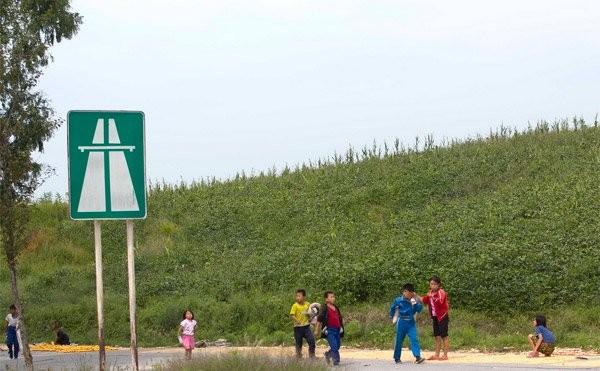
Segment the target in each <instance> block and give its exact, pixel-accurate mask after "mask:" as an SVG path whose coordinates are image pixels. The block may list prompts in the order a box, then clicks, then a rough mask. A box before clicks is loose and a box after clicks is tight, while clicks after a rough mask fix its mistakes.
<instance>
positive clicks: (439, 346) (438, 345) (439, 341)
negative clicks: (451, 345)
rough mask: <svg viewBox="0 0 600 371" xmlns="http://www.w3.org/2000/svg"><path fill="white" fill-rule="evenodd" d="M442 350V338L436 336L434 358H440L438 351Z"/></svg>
mask: <svg viewBox="0 0 600 371" xmlns="http://www.w3.org/2000/svg"><path fill="white" fill-rule="evenodd" d="M441 350H442V337H441V336H436V337H435V356H436V357H439V356H440V351H441Z"/></svg>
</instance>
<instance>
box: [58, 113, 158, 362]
mask: <svg viewBox="0 0 600 371" xmlns="http://www.w3.org/2000/svg"><path fill="white" fill-rule="evenodd" d="M145 138H146V135H145V118H144V113H143V112H139V111H70V112H69V113H68V116H67V139H68V154H69V214H70V216H71V218H72V219H73V220H93V221H94V241H95V251H96V252H95V255H96V299H97V301H98V303H97V305H98V346H99V348H100V371H104V370H105V369H106V352H105V339H104V291H103V280H102V238H101V227H100V223H101V222H100V221H101V220H108V219H113V220H115V219H116V220H126V226H127V275H128V282H129V322H130V330H131V366H132V369H133V370H135V371H137V370H138V369H139V365H138V349H137V335H136V298H135V257H134V248H133V219H145V218H146V143H145V140H146V139H145Z"/></svg>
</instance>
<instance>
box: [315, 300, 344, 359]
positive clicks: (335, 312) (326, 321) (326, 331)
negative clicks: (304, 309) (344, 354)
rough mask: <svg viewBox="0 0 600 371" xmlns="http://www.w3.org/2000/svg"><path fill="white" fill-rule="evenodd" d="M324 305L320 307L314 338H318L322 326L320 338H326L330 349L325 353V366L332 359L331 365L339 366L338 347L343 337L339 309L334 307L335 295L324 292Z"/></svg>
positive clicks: (342, 324)
mask: <svg viewBox="0 0 600 371" xmlns="http://www.w3.org/2000/svg"><path fill="white" fill-rule="evenodd" d="M323 296H324V298H325V305H321V312H320V313H319V317H318V319H317V324H316V325H315V337H317V336H319V330H320V329H321V326H323V333H322V334H320V335H321V337H327V342H328V343H329V347H330V349H329V350H328V351H327V352H325V360H326V361H327V364H329V363H330V362H331V359H332V358H333V365H334V366H338V365H339V364H340V346H341V345H342V337H343V336H344V319H343V318H342V313H341V312H340V308H338V306H337V305H335V294H334V293H333V292H331V291H327V292H325V295H323Z"/></svg>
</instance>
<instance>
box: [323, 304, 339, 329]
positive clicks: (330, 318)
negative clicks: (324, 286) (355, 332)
mask: <svg viewBox="0 0 600 371" xmlns="http://www.w3.org/2000/svg"><path fill="white" fill-rule="evenodd" d="M327 327H331V328H340V327H342V325H341V323H340V315H339V314H338V312H337V310H336V309H335V308H331V307H330V306H329V305H328V306H327Z"/></svg>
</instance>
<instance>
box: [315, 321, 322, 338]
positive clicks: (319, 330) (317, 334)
mask: <svg viewBox="0 0 600 371" xmlns="http://www.w3.org/2000/svg"><path fill="white" fill-rule="evenodd" d="M320 333H321V321H317V324H316V325H315V337H318V336H319V334H320Z"/></svg>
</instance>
